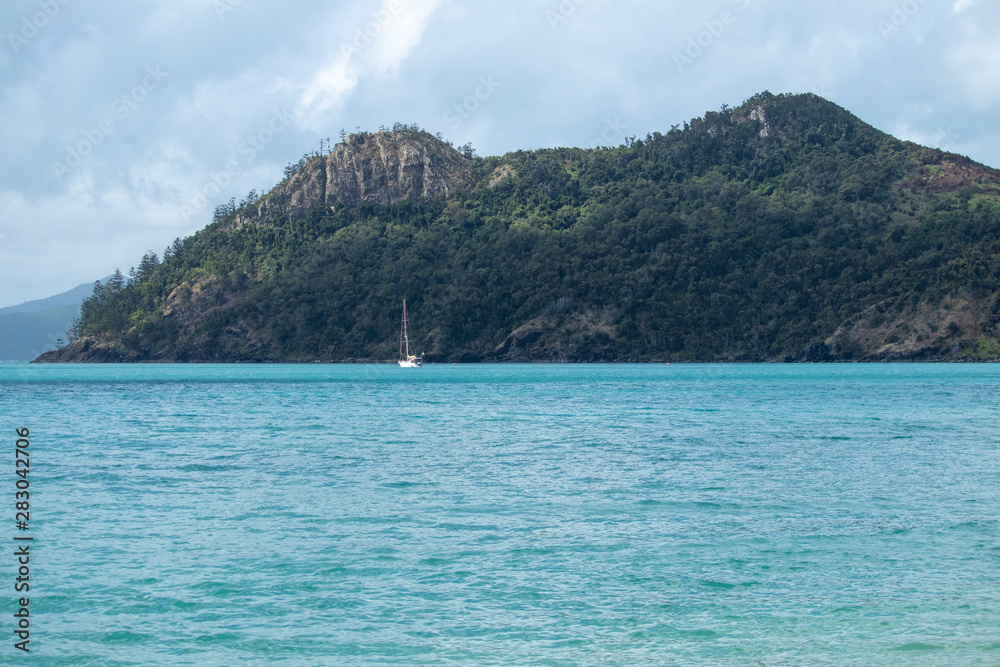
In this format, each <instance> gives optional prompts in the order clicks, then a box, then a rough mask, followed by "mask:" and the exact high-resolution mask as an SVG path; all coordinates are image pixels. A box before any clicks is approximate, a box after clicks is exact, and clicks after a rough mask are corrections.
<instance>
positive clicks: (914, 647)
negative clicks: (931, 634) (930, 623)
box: [892, 642, 944, 651]
mask: <svg viewBox="0 0 1000 667" xmlns="http://www.w3.org/2000/svg"><path fill="white" fill-rule="evenodd" d="M943 649H944V647H943V646H937V645H935V644H922V643H920V642H912V643H910V644H903V645H902V646H897V647H896V648H894V649H892V650H893V651H940V650H943Z"/></svg>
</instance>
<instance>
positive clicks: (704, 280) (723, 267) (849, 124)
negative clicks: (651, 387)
mask: <svg viewBox="0 0 1000 667" xmlns="http://www.w3.org/2000/svg"><path fill="white" fill-rule="evenodd" d="M286 176H287V177H286V179H285V180H284V181H283V182H282V183H280V184H278V185H277V186H276V187H275V188H274V189H273V190H272V191H271V192H269V193H268V194H266V195H264V196H263V197H259V198H258V197H257V196H256V195H255V194H253V193H251V195H250V196H248V197H247V198H246V199H244V201H243V202H241V203H239V204H236V202H232V203H231V205H229V206H223V207H220V209H218V210H217V211H216V220H215V222H214V223H213V224H211V225H209V226H208V227H207V228H205V229H203V230H202V231H200V232H198V233H197V234H195V235H194V236H193V237H190V238H187V239H184V240H183V241H181V240H178V241H176V242H175V243H174V244H173V246H171V248H169V249H168V252H167V253H166V254H165V256H164V257H163V258H162V261H161V260H160V258H158V257H156V256H154V255H147V256H146V257H145V258H144V259H143V262H142V263H141V264H140V266H139V268H138V269H137V270H135V271H133V272H132V274H133V275H132V276H131V277H129V278H127V279H126V278H125V277H121V278H119V279H117V280H113V281H112V282H111V283H110V284H109V285H108V286H106V287H101V288H98V289H96V290H95V294H94V296H93V297H91V298H90V299H89V300H88V301H87V302H86V303H85V304H84V308H83V312H82V315H81V319H80V321H79V322H78V324H77V326H76V327H75V329H74V332H73V335H74V338H75V340H74V342H73V343H72V344H70V345H68V346H67V347H64V348H63V349H61V350H58V351H55V352H51V353H47V354H45V355H43V356H42V357H40V358H39V360H41V361H155V360H164V361H168V360H169V361H312V360H324V361H325V360H334V361H338V360H392V359H394V358H395V356H396V352H397V345H398V336H399V319H400V311H401V304H402V301H403V299H404V298H406V299H407V305H408V309H409V311H410V318H411V322H410V325H411V331H412V333H413V336H414V338H415V339H416V352H421V351H423V352H426V353H427V357H428V359H430V360H440V361H448V360H453V361H458V360H463V361H480V360H485V361H511V360H536V359H537V360H560V361H563V360H564V361H598V360H601V361H644V360H674V361H678V360H691V361H695V360H696V361H767V360H785V361H790V360H801V361H825V360H891V359H950V360H959V359H986V358H997V357H1000V344H998V338H1000V328H998V323H1000V298H998V290H1000V264H998V251H1000V173H998V172H996V171H994V170H992V169H989V168H986V167H983V166H981V165H978V164H976V163H973V162H971V161H970V160H968V159H966V158H963V157H960V156H957V155H952V154H948V153H943V152H941V151H939V150H932V149H929V148H923V147H920V146H917V145H915V144H912V143H906V142H902V141H899V140H897V139H894V138H893V137H891V136H889V135H886V134H884V133H882V132H880V131H878V130H876V129H874V128H872V127H871V126H869V125H867V124H865V123H863V122H861V121H860V120H858V119H857V118H856V117H854V116H853V115H851V114H850V113H848V112H847V111H845V110H844V109H842V108H840V107H838V106H836V105H834V104H832V103H830V102H828V101H826V100H823V99H821V98H819V97H816V96H814V95H778V96H773V95H771V94H768V93H764V94H761V95H758V96H755V97H754V98H752V99H750V100H748V101H747V102H745V103H744V104H743V105H741V106H740V107H738V108H728V107H723V108H722V109H721V110H720V111H718V112H710V113H708V114H706V115H705V117H703V118H698V119H694V120H692V121H690V122H689V123H685V124H684V125H683V126H682V127H678V126H675V127H674V128H672V129H671V130H670V131H668V132H666V133H665V134H660V133H656V134H653V135H650V136H647V137H645V138H643V139H635V138H632V139H628V140H626V142H625V144H624V145H622V146H619V147H615V148H606V149H595V150H584V149H577V148H564V149H551V150H537V151H518V152H516V153H510V154H508V155H504V156H500V157H487V158H480V157H475V156H474V155H473V154H472V152H471V151H470V150H469V149H468V148H467V147H464V149H463V150H455V149H453V148H452V147H451V146H450V145H448V144H446V143H444V142H442V141H441V140H439V139H436V138H435V137H433V136H431V135H429V134H427V133H424V132H422V131H420V130H419V129H418V128H416V127H411V126H397V128H396V129H394V130H393V131H391V132H388V131H384V132H378V133H363V134H355V135H351V136H349V137H347V138H346V139H345V141H343V142H342V143H341V144H339V145H337V146H336V147H335V148H334V149H333V150H332V151H331V152H330V153H329V154H328V155H319V156H313V157H309V158H304V159H303V160H302V161H300V162H299V163H298V164H295V165H289V167H288V169H287V170H286ZM412 349H413V348H411V350H412Z"/></svg>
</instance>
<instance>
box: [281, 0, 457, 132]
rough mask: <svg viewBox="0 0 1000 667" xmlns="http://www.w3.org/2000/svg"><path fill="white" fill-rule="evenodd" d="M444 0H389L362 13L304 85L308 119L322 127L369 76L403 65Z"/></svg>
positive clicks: (302, 104)
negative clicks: (368, 11)
mask: <svg viewBox="0 0 1000 667" xmlns="http://www.w3.org/2000/svg"><path fill="white" fill-rule="evenodd" d="M440 4H441V0H409V1H407V0H383V2H382V5H381V7H380V8H379V9H378V10H375V11H372V12H371V13H370V14H369V15H368V16H366V17H363V18H360V19H356V22H355V25H354V28H353V30H350V31H348V32H347V34H346V35H345V37H344V40H343V41H342V42H341V44H340V45H339V47H338V48H337V49H335V51H334V52H333V53H331V54H330V55H329V56H328V58H327V62H326V64H325V65H324V66H323V67H322V68H321V69H320V70H319V71H317V72H316V73H315V74H314V75H313V76H312V78H311V79H310V80H309V82H308V83H307V84H306V85H305V86H304V91H303V92H302V95H301V98H300V100H299V104H298V109H297V114H298V116H299V118H300V119H302V121H303V123H304V124H305V125H306V126H308V127H310V128H319V127H321V126H322V125H323V124H324V123H325V122H328V121H329V112H330V111H331V110H334V109H337V108H338V107H340V106H341V105H342V104H343V103H344V102H345V101H346V100H347V98H348V97H349V96H350V94H351V93H352V92H353V91H354V89H355V88H356V87H357V85H358V83H359V81H361V80H362V79H363V78H365V77H368V76H377V77H385V76H389V75H391V74H394V73H395V72H396V71H398V69H399V67H400V65H401V64H402V63H403V61H405V60H406V58H407V57H408V56H409V55H410V54H411V53H412V51H413V50H414V49H415V48H416V47H417V46H418V45H419V44H420V40H421V37H422V36H423V34H424V31H425V29H426V27H427V23H428V21H429V19H430V17H431V15H432V14H433V13H434V11H435V10H436V9H437V8H438V6H439V5H440Z"/></svg>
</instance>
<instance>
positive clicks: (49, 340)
mask: <svg viewBox="0 0 1000 667" xmlns="http://www.w3.org/2000/svg"><path fill="white" fill-rule="evenodd" d="M93 290H94V285H93V283H89V284H86V285H80V286H79V287H74V288H73V289H71V290H69V291H67V292H63V293H62V294H57V295H55V296H50V297H48V298H45V299H38V300H37V301H28V302H26V303H22V304H20V305H18V306H8V307H7V308H0V361H30V360H31V359H34V358H35V357H37V356H38V355H40V354H42V353H43V352H46V351H48V350H51V349H54V348H55V347H56V340H58V339H60V338H62V339H64V340H65V339H67V335H66V332H67V331H68V330H69V329H70V328H71V327H72V326H73V320H74V319H76V317H77V316H78V315H79V314H80V304H81V303H83V300H84V299H86V298H87V297H88V296H90V295H91V294H92V293H93Z"/></svg>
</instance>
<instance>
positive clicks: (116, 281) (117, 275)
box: [108, 269, 125, 296]
mask: <svg viewBox="0 0 1000 667" xmlns="http://www.w3.org/2000/svg"><path fill="white" fill-rule="evenodd" d="M108 287H109V288H110V293H111V295H112V296H113V295H115V294H118V293H119V292H121V291H122V290H123V289H125V276H123V275H122V272H121V270H120V269H115V272H114V273H113V274H111V279H110V280H108Z"/></svg>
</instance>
